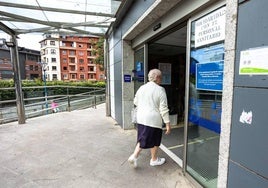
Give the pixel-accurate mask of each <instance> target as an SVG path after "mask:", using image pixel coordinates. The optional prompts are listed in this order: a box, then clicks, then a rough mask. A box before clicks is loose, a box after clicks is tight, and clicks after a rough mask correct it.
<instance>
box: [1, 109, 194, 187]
mask: <svg viewBox="0 0 268 188" xmlns="http://www.w3.org/2000/svg"><path fill="white" fill-rule="evenodd" d="M135 142H136V131H135V130H128V131H124V130H122V129H121V128H120V127H119V126H116V124H115V122H114V120H113V119H112V118H110V117H106V116H105V105H104V104H102V105H100V106H97V109H93V108H90V109H85V110H79V111H73V112H61V113H56V114H51V115H47V116H42V117H37V118H32V119H28V120H27V122H26V124H24V125H18V123H17V122H13V123H8V124H5V125H2V126H1V125H0V188H17V187H20V188H29V187H31V188H39V187H46V188H47V187H55V188H61V187H64V188H69V187H73V188H91V187H92V188H125V187H126V188H136V187H139V188H143V187H144V188H194V186H192V185H191V184H190V183H189V181H188V180H187V179H186V178H185V177H184V176H183V175H182V172H181V169H180V168H179V166H178V165H177V164H176V163H175V162H173V161H172V159H170V158H169V157H168V156H167V155H166V154H165V153H164V152H162V151H161V150H160V151H159V155H160V156H164V157H166V159H167V162H166V164H164V165H163V166H159V167H151V166H150V165H149V159H150V153H149V150H143V151H142V154H141V156H140V158H139V161H138V165H139V166H138V168H137V169H133V168H131V167H130V166H129V164H128V162H127V159H128V157H129V155H130V154H131V153H132V151H133V149H134V147H135Z"/></svg>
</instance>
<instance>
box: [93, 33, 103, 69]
mask: <svg viewBox="0 0 268 188" xmlns="http://www.w3.org/2000/svg"><path fill="white" fill-rule="evenodd" d="M93 53H94V54H96V58H95V59H94V63H95V64H97V65H99V66H100V70H101V71H103V70H104V38H103V37H100V38H99V40H98V41H97V42H96V43H95V45H94V47H93Z"/></svg>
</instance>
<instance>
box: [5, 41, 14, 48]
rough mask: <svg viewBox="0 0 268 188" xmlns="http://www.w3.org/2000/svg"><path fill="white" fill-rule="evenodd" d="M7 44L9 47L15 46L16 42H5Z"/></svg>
mask: <svg viewBox="0 0 268 188" xmlns="http://www.w3.org/2000/svg"><path fill="white" fill-rule="evenodd" d="M5 44H6V45H7V47H15V43H14V42H7V41H6V42H5Z"/></svg>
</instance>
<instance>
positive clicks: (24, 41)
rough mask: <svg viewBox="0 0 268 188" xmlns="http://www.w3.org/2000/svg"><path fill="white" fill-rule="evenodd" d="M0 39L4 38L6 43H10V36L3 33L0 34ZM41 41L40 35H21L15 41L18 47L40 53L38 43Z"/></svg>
mask: <svg viewBox="0 0 268 188" xmlns="http://www.w3.org/2000/svg"><path fill="white" fill-rule="evenodd" d="M0 38H5V39H6V41H10V36H9V35H8V34H5V33H0ZM42 39H43V36H42V34H21V35H19V38H18V39H17V42H18V46H20V47H25V48H28V49H31V50H38V51H40V49H41V47H40V43H39V42H40V41H41V40H42Z"/></svg>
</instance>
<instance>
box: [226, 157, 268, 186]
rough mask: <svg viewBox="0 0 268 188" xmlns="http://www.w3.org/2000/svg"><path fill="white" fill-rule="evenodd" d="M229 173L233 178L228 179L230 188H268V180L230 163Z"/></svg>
mask: <svg viewBox="0 0 268 188" xmlns="http://www.w3.org/2000/svg"><path fill="white" fill-rule="evenodd" d="M229 173H231V174H232V176H229V178H228V186H227V187H228V188H267V187H268V180H267V179H264V178H262V177H260V176H257V175H256V174H255V173H252V172H251V171H248V170H246V169H244V168H241V167H240V166H239V165H237V164H235V163H233V162H230V163H229Z"/></svg>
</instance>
